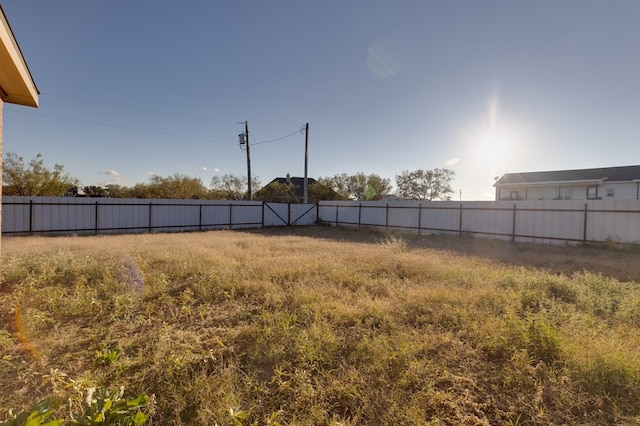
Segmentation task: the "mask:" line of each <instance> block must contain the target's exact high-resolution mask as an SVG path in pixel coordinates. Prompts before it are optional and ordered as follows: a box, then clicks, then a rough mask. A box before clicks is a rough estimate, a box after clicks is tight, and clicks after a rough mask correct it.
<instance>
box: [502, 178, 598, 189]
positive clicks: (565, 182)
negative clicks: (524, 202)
mask: <svg viewBox="0 0 640 426" xmlns="http://www.w3.org/2000/svg"><path fill="white" fill-rule="evenodd" d="M606 179H607V178H602V179H581V180H557V181H548V182H513V183H500V182H496V183H494V184H493V186H494V187H496V188H497V187H500V186H544V185H580V184H602V183H603V182H604V181H605V180H606Z"/></svg>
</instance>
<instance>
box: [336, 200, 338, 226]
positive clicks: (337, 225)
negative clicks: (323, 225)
mask: <svg viewBox="0 0 640 426" xmlns="http://www.w3.org/2000/svg"><path fill="white" fill-rule="evenodd" d="M336 226H338V203H336Z"/></svg>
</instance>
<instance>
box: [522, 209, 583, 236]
mask: <svg viewBox="0 0 640 426" xmlns="http://www.w3.org/2000/svg"><path fill="white" fill-rule="evenodd" d="M516 207H517V212H516V218H515V235H516V240H517V241H536V240H537V239H542V240H561V241H582V240H583V238H584V215H585V213H584V202H582V201H560V200H547V201H525V202H518V203H517V204H516Z"/></svg>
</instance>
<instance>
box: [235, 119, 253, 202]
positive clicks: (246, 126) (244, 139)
mask: <svg viewBox="0 0 640 426" xmlns="http://www.w3.org/2000/svg"><path fill="white" fill-rule="evenodd" d="M238 137H239V139H240V145H243V144H245V143H246V144H247V197H248V198H249V201H251V151H250V150H249V122H248V121H245V122H244V133H240V134H239V135H238Z"/></svg>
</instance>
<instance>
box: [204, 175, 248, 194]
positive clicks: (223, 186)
mask: <svg viewBox="0 0 640 426" xmlns="http://www.w3.org/2000/svg"><path fill="white" fill-rule="evenodd" d="M251 186H252V187H253V188H259V187H260V179H258V177H257V176H253V177H252V178H251ZM246 197H247V178H246V177H239V176H236V175H233V174H226V175H223V176H214V177H213V179H211V190H209V198H211V199H214V200H244V199H245V198H246Z"/></svg>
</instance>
